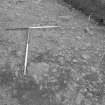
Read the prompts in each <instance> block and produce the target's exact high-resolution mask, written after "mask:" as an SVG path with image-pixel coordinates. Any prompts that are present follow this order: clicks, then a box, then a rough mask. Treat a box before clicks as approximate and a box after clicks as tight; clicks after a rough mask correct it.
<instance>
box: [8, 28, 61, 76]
mask: <svg viewBox="0 0 105 105" xmlns="http://www.w3.org/2000/svg"><path fill="white" fill-rule="evenodd" d="M59 27H61V26H30V27H21V28H20V27H17V28H13V27H11V28H7V29H6V30H7V31H9V30H26V35H27V41H26V49H25V59H24V71H23V72H24V73H23V74H24V75H26V74H27V60H28V49H29V40H30V34H29V29H44V28H46V29H47V28H59Z"/></svg>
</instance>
